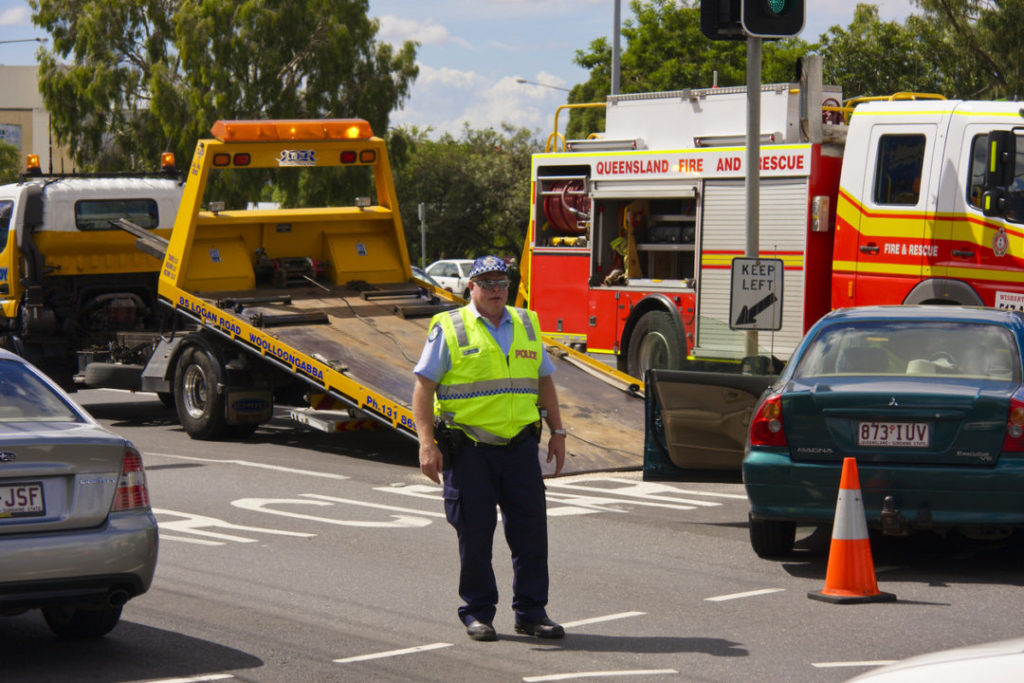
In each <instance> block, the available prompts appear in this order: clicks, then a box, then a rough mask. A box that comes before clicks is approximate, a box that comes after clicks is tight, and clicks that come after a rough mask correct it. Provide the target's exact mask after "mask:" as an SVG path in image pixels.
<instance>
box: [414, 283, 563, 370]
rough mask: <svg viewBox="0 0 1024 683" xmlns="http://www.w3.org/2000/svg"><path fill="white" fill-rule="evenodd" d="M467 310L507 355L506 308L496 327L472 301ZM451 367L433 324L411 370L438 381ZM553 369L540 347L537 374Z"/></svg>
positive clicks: (438, 329)
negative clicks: (418, 358)
mask: <svg viewBox="0 0 1024 683" xmlns="http://www.w3.org/2000/svg"><path fill="white" fill-rule="evenodd" d="M469 311H470V313H472V314H473V315H474V316H475V317H476V319H477V324H478V325H479V324H481V323H482V324H483V325H485V326H486V327H487V330H488V331H489V332H490V333H491V336H492V337H494V341H496V342H498V346H499V347H500V348H501V351H502V353H504V354H505V356H506V357H507V356H508V350H509V349H510V348H511V347H512V316H510V315H509V314H508V309H507V308H506V309H504V310H503V311H502V314H501V322H500V323H499V324H498V327H494V325H492V324H491V321H490V320H488V319H487V318H485V317H483V316H482V315H480V313H479V312H478V311H477V310H476V305H475V304H474V303H473V302H472V301H470V302H469ZM538 332H539V330H538ZM451 368H452V359H451V356H450V355H449V353H448V344H447V343H446V342H445V340H444V332H442V331H441V327H440V326H439V325H434V327H433V328H432V329H431V330H430V334H429V335H428V336H427V343H426V344H424V345H423V352H422V353H420V360H419V362H418V363H416V367H415V368H413V372H414V373H416V374H417V375H423V376H424V377H426V378H427V379H429V380H430V381H432V382H440V381H441V378H442V377H444V375H445V373H446V372H448V371H449V370H451ZM554 371H555V364H554V363H553V362H552V361H551V359H550V358H548V354H547V351H545V350H544V349H543V348H542V349H541V360H540V370H539V371H538V373H537V374H538V375H539V376H540V377H545V376H547V375H550V374H551V373H552V372H554Z"/></svg>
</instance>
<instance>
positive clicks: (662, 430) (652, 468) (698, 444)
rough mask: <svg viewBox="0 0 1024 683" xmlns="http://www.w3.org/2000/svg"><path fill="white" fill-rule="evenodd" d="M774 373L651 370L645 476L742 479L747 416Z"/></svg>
mask: <svg viewBox="0 0 1024 683" xmlns="http://www.w3.org/2000/svg"><path fill="white" fill-rule="evenodd" d="M776 378H777V375H741V374H729V373H722V372H700V371H693V370H651V371H650V372H649V373H648V375H647V381H646V391H645V398H644V402H645V412H644V422H645V426H644V468H643V477H644V479H663V480H664V479H674V480H684V481H685V480H691V481H729V482H736V481H739V480H740V468H741V465H742V463H743V449H744V446H745V444H746V441H747V430H748V428H749V426H750V418H751V416H752V415H753V412H754V410H755V409H756V408H757V405H758V401H759V400H760V397H761V394H762V393H763V392H764V390H765V389H767V388H768V387H769V386H770V385H771V384H772V382H773V381H774V380H775V379H776Z"/></svg>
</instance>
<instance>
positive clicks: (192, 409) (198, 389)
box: [174, 348, 230, 441]
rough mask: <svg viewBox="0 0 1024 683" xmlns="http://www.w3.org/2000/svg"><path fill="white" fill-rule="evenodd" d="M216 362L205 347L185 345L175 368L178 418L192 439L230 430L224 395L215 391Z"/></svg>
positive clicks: (217, 435) (208, 438) (214, 436)
mask: <svg viewBox="0 0 1024 683" xmlns="http://www.w3.org/2000/svg"><path fill="white" fill-rule="evenodd" d="M216 362H217V361H216V360H215V359H214V358H211V357H210V354H209V353H207V352H206V351H205V350H204V349H200V348H192V349H187V350H186V351H185V353H184V355H183V356H182V358H181V360H180V361H179V362H178V368H177V370H175V372H174V399H175V404H176V407H177V409H178V419H179V420H180V421H181V426H182V427H184V428H185V432H186V433H187V434H188V435H189V436H190V437H192V438H193V439H201V440H204V441H211V440H216V439H220V438H222V437H224V436H226V435H227V434H228V433H229V431H230V427H229V425H228V423H227V420H226V419H225V418H224V396H223V395H222V394H219V393H217V369H216V365H215V364H216Z"/></svg>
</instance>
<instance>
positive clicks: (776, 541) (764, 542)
mask: <svg viewBox="0 0 1024 683" xmlns="http://www.w3.org/2000/svg"><path fill="white" fill-rule="evenodd" d="M747 518H748V520H749V521H750V545H751V547H752V548H753V549H754V552H755V553H757V554H758V555H759V556H760V557H783V556H785V555H789V554H790V553H791V552H793V544H794V543H795V542H796V522H785V521H780V520H777V519H754V518H753V517H751V516H750V514H749V513H748V514H747Z"/></svg>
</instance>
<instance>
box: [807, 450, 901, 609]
mask: <svg viewBox="0 0 1024 683" xmlns="http://www.w3.org/2000/svg"><path fill="white" fill-rule="evenodd" d="M807 597H809V598H814V599H815V600H824V601H826V602H838V603H849V602H890V601H892V600H895V599H896V596H895V595H893V594H892V593H883V592H881V591H880V590H878V582H877V581H876V580H875V565H874V562H873V561H872V559H871V543H870V541H868V524H867V517H865V515H864V500H863V499H862V498H861V495H860V478H859V477H858V476H857V460H856V459H855V458H844V459H843V476H842V478H841V479H840V480H839V499H838V500H837V501H836V519H835V524H833V526H832V545H831V547H830V548H829V551H828V569H827V571H826V572H825V588H824V590H821V591H817V592H814V591H812V592H810V593H808V594H807Z"/></svg>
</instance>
